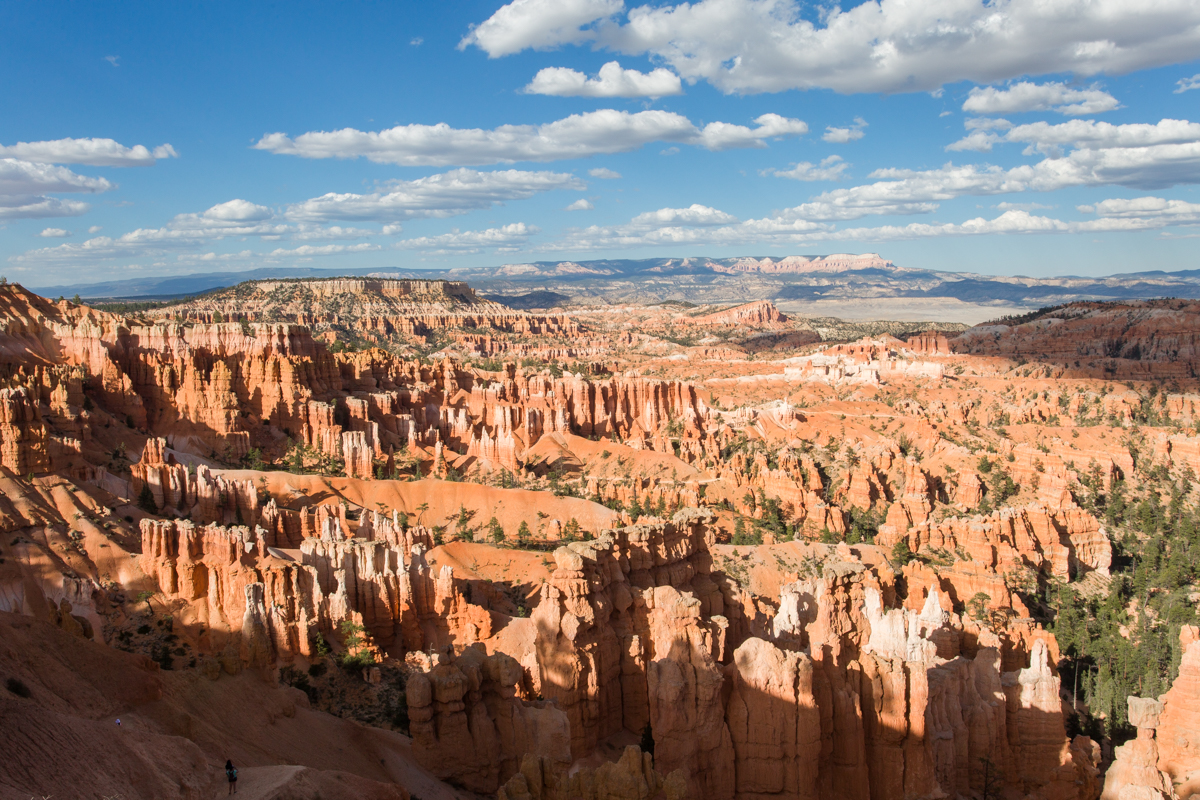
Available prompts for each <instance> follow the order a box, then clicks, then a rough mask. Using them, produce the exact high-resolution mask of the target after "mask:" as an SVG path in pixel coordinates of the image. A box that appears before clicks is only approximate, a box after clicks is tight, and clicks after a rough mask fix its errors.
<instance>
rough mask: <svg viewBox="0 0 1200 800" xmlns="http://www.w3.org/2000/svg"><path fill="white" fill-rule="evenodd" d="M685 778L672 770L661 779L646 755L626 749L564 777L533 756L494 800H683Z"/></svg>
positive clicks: (556, 765) (556, 767) (557, 768)
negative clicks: (617, 757)
mask: <svg viewBox="0 0 1200 800" xmlns="http://www.w3.org/2000/svg"><path fill="white" fill-rule="evenodd" d="M689 797H692V795H690V794H688V788H687V778H686V776H685V775H684V773H683V771H682V770H676V771H675V772H672V773H671V774H670V775H667V776H666V777H665V778H664V777H663V776H662V775H661V774H660V773H659V772H658V771H657V770H656V769H655V768H654V759H653V757H652V756H651V755H650V754H649V753H643V752H642V751H641V749H640V748H638V747H635V746H633V745H630V746H629V747H626V748H625V752H624V753H623V754H622V755H621V758H620V759H619V760H617V761H615V762H610V763H606V764H601V765H600V766H599V767H596V768H595V769H592V768H590V767H582V768H580V769H577V770H574V771H572V772H571V774H570V776H569V777H568V775H567V773H566V770H565V769H564V767H563V765H562V764H561V762H555V761H553V760H549V759H546V758H543V757H538V756H535V755H533V754H530V755H527V756H525V758H524V759H523V760H522V761H521V771H520V772H518V773H517V774H516V775H513V776H512V777H511V778H509V780H508V782H507V783H505V784H504V786H502V787H500V791H499V792H497V793H496V800H685V798H689Z"/></svg>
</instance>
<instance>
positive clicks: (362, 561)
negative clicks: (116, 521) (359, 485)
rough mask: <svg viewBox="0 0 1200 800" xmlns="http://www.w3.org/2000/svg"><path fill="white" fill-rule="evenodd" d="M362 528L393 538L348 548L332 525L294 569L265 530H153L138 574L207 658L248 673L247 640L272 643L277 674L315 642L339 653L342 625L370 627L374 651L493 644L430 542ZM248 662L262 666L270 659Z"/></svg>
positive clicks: (146, 527) (307, 545)
mask: <svg viewBox="0 0 1200 800" xmlns="http://www.w3.org/2000/svg"><path fill="white" fill-rule="evenodd" d="M365 527H366V530H365V531H362V532H363V533H364V534H367V535H374V534H375V532H376V531H378V532H379V535H380V536H381V537H387V538H378V539H370V540H368V539H364V538H357V537H347V536H346V535H345V534H344V532H343V530H344V529H343V528H342V524H341V523H340V521H339V520H338V519H337V518H336V517H331V516H329V517H325V518H324V519H323V522H322V524H321V529H320V532H319V533H317V534H316V535H314V536H312V537H310V538H305V539H303V541H302V542H301V543H300V547H299V549H300V560H299V561H298V562H297V561H293V560H292V559H291V558H290V557H288V556H286V555H285V554H283V553H279V552H278V551H275V552H271V550H270V548H271V547H272V546H271V545H269V544H268V541H267V536H266V531H265V530H264V529H263V528H261V527H256V528H255V529H254V530H251V529H250V528H247V527H232V528H230V527H223V526H219V525H211V524H210V525H207V526H204V527H198V526H197V525H196V524H195V523H193V522H190V521H185V520H177V521H167V520H162V521H159V520H150V519H146V520H143V521H142V555H141V558H140V565H141V569H142V571H143V572H144V573H145V574H147V575H150V576H152V577H153V578H154V580H155V582H156V583H157V586H158V589H159V591H161V592H162V594H163V595H164V596H165V597H167V598H172V599H173V598H178V599H180V600H184V601H188V606H187V607H186V609H185V610H184V612H183V613H184V614H185V616H187V617H188V618H189V622H192V623H199V624H200V625H202V626H203V628H204V629H205V630H206V631H208V633H207V634H206V637H207V638H204V637H202V639H201V643H200V644H201V650H202V652H205V651H207V652H212V653H225V654H227V658H228V657H229V656H228V654H230V653H233V652H234V651H238V652H240V653H241V654H242V660H243V662H247V661H248V660H251V658H252V657H251V656H250V655H246V652H247V651H245V650H244V649H243V644H244V643H245V642H246V641H247V640H248V638H253V637H259V636H261V637H263V638H265V640H269V641H270V642H271V650H270V653H271V658H270V660H271V662H272V663H273V662H274V660H275V659H281V660H284V661H288V660H291V659H292V658H294V657H296V656H305V657H308V656H310V655H312V654H313V653H314V652H315V641H316V636H317V634H320V635H321V636H323V637H324V638H325V639H326V640H327V641H338V639H339V638H340V632H339V631H340V626H341V623H342V622H343V621H346V620H349V621H352V622H354V623H356V624H359V625H362V626H363V627H364V628H365V629H366V631H367V633H368V635H369V637H370V643H371V644H372V645H373V646H377V647H378V648H380V649H382V650H390V649H393V648H394V647H398V648H401V652H406V651H409V650H421V649H423V648H424V647H426V646H435V647H445V646H448V645H451V644H453V643H455V642H457V643H459V644H460V645H468V644H471V643H473V642H476V641H479V640H480V639H484V638H487V637H488V636H490V635H491V617H490V615H489V613H488V611H487V610H486V609H483V608H480V607H479V606H475V605H472V604H471V603H469V602H468V601H467V599H466V597H465V596H464V594H463V590H462V589H461V588H460V586H459V585H458V584H456V582H455V579H454V576H453V572H452V571H451V569H450V568H449V567H442V568H441V569H440V570H434V569H433V568H432V567H430V566H429V565H428V564H427V563H426V562H425V558H424V548H425V545H424V544H423V543H422V541H427V537H428V532H423V533H422V532H421V531H416V532H415V533H416V534H417V535H416V536H415V537H414V536H413V535H412V532H410V533H399V534H398V533H397V532H396V528H395V527H393V526H390V525H387V524H386V523H385V522H383V521H381V520H378V519H377V520H376V521H375V522H374V525H373V526H365ZM413 538H416V539H417V540H418V541H417V542H415V543H414V542H413ZM406 544H407V545H408V546H409V547H410V548H411V549H410V552H408V553H406V552H405V551H404V550H402V549H401V548H402V547H404V546H405V545H406ZM251 585H255V586H258V587H260V588H258V589H254V590H251V589H250V588H249V587H250V586H251ZM259 604H261V606H262V607H261V608H257V606H258V605H259ZM246 646H247V647H249V645H246ZM249 652H251V653H252V654H253V660H255V661H257V659H258V658H259V654H260V653H261V652H262V648H261V647H259V646H258V645H254V646H253V647H250V651H249Z"/></svg>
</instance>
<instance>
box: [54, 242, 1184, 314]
mask: <svg viewBox="0 0 1200 800" xmlns="http://www.w3.org/2000/svg"><path fill="white" fill-rule="evenodd" d="M340 275H347V276H350V275H357V276H364V275H370V276H375V277H396V278H415V279H450V280H460V281H467V282H468V283H470V284H471V286H472V287H473V288H475V289H476V290H478V291H479V292H481V293H483V294H486V295H488V296H490V297H492V298H493V299H496V300H500V301H501V302H504V301H505V299H506V298H509V299H510V300H511V304H513V305H520V306H522V307H532V304H533V303H537V302H545V303H547V304H551V303H558V304H564V303H574V304H585V305H596V304H605V303H661V302H665V301H670V300H675V301H687V302H692V303H730V302H745V301H750V300H766V299H770V300H806V301H812V300H828V299H856V300H866V299H871V298H887V297H908V298H922V297H926V298H931V299H932V298H956V299H958V300H962V301H964V302H969V303H976V304H982V305H988V304H994V305H997V306H1007V307H1011V306H1021V307H1028V308H1037V307H1039V306H1045V305H1051V304H1056V303H1065V302H1070V301H1075V300H1130V299H1147V298H1154V297H1183V298H1193V299H1200V270H1196V269H1193V270H1181V271H1177V272H1164V271H1162V270H1154V271H1147V272H1131V273H1124V274H1120V275H1110V276H1107V277H1102V278H1085V277H1078V276H1062V277H1054V278H1029V277H1024V276H1013V277H993V276H986V275H979V274H975V273H970V272H937V271H934V270H926V269H914V268H908V267H898V266H896V265H895V264H893V263H892V262H891V261H888V260H887V259H884V258H882V257H881V256H879V255H877V254H875V253H867V254H863V255H852V254H835V255H826V256H788V257H786V258H759V257H751V256H743V257H738V258H648V259H604V260H596V261H536V262H531V263H521V264H504V265H501V266H498V267H483V268H475V269H454V270H413V269H400V268H394V269H392V268H384V269H380V268H371V269H357V270H345V269H341V270H322V269H315V268H312V267H269V268H263V269H256V270H250V271H248V272H217V273H197V274H193V275H175V276H169V277H159V278H153V277H139V278H134V279H130V280H121V281H108V282H105V283H92V284H80V285H74V286H41V287H39V286H33V287H30V288H32V289H34V290H35V291H38V292H39V293H41V294H43V295H46V296H50V297H57V296H59V295H63V296H73V295H75V294H79V295H80V296H81V297H83V298H85V299H91V300H98V299H109V298H138V299H157V298H163V299H165V298H170V297H180V296H186V295H193V294H199V293H202V292H207V291H211V290H213V289H218V288H223V287H226V286H232V285H234V284H237V283H241V282H242V281H247V280H264V279H270V278H289V277H290V278H308V277H312V278H316V277H334V276H340Z"/></svg>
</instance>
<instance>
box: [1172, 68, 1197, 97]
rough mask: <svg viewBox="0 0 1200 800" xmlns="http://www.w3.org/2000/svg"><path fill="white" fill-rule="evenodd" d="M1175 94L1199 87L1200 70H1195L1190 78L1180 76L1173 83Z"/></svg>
mask: <svg viewBox="0 0 1200 800" xmlns="http://www.w3.org/2000/svg"><path fill="white" fill-rule="evenodd" d="M1175 87H1176V88H1175V94H1183V93H1184V92H1190V91H1191V90H1192V89H1200V72H1197V73H1196V74H1195V75H1193V76H1192V77H1190V78H1181V79H1179V80H1178V81H1177V82H1176V83H1175Z"/></svg>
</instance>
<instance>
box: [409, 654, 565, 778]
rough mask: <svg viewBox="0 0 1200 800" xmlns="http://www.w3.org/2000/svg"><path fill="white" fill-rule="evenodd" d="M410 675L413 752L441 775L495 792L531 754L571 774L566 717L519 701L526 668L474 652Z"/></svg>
mask: <svg viewBox="0 0 1200 800" xmlns="http://www.w3.org/2000/svg"><path fill="white" fill-rule="evenodd" d="M438 661H439V663H437V664H436V666H433V667H432V669H430V670H429V671H428V672H418V673H416V674H413V675H411V676H410V677H409V679H408V683H407V687H406V693H407V701H408V716H409V720H410V725H411V730H412V737H413V753H414V755H415V756H416V757H417V760H418V761H419V762H420V763H421V764H422V765H424V766H425V767H426V768H427V769H429V770H430V771H431V772H432V773H433V774H435V775H436V776H437V777H439V778H441V779H443V780H449V781H451V782H453V783H454V784H455V785H458V786H462V787H463V788H466V789H469V790H471V791H474V792H482V793H492V792H495V791H496V790H497V789H499V788H500V786H501V785H502V784H503V783H504V782H505V781H507V780H508V779H509V778H510V777H512V776H513V775H514V774H515V773H516V772H517V769H518V767H519V766H520V765H521V762H522V760H523V759H524V758H525V757H526V756H534V757H537V758H542V759H545V760H547V761H549V762H551V763H553V764H556V765H558V767H559V768H561V769H565V768H566V766H567V765H569V764H570V761H571V752H570V745H569V741H570V740H569V737H568V733H567V719H566V716H565V715H564V714H563V713H562V712H561V711H559V710H558V708H557V707H556V706H554V705H553V704H552V703H547V702H544V701H537V702H524V701H522V700H519V699H518V698H517V688H516V687H517V686H518V685H519V684H520V683H521V679H522V670H521V665H520V664H518V663H517V661H516V659H514V658H512V657H511V656H508V655H505V654H503V653H497V654H495V655H491V656H489V655H487V654H486V653H485V652H484V650H483V649H482V648H479V647H468V648H466V649H465V650H463V652H462V653H461V654H460V655H459V656H458V657H457V658H454V659H452V660H441V658H440V657H439V659H438Z"/></svg>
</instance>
